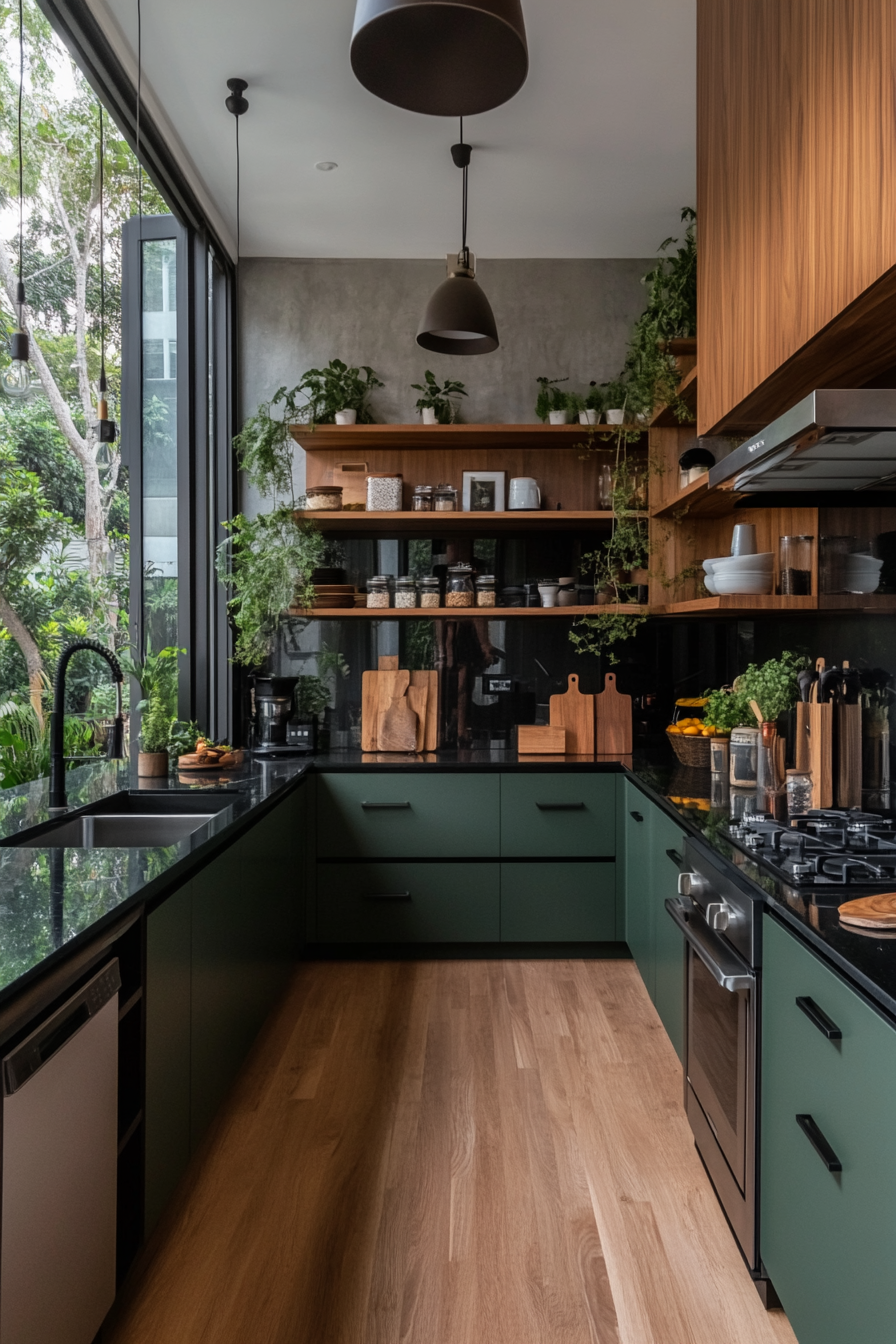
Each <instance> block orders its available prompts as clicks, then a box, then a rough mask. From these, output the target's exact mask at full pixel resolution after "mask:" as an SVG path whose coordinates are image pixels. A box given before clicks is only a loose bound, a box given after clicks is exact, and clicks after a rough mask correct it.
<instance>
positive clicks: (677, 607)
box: [650, 593, 818, 616]
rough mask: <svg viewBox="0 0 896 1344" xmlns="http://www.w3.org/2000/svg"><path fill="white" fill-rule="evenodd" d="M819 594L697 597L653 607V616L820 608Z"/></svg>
mask: <svg viewBox="0 0 896 1344" xmlns="http://www.w3.org/2000/svg"><path fill="white" fill-rule="evenodd" d="M817 610H818V598H817V597H780V596H778V595H777V594H776V593H767V594H749V593H738V594H736V595H733V596H730V597H696V598H692V599H691V601H689V602H670V603H668V604H667V605H665V606H654V607H651V608H650V614H651V615H652V616H699V615H702V614H703V613H704V612H709V613H714V612H721V613H725V612H729V613H731V614H736V615H740V616H746V615H749V614H750V613H751V612H756V613H762V614H766V613H768V612H770V611H787V612H804V611H817Z"/></svg>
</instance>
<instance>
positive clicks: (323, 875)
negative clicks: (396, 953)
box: [317, 863, 500, 943]
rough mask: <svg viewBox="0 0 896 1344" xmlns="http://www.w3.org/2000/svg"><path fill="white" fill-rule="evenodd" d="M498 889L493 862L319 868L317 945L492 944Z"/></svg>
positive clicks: (497, 872)
mask: <svg viewBox="0 0 896 1344" xmlns="http://www.w3.org/2000/svg"><path fill="white" fill-rule="evenodd" d="M499 883H500V864H497V863H345V864H343V863H328V864H320V865H319V866H318V870H317V939H318V942H321V943H491V942H497V941H498V939H499V937H500V900H499ZM390 897H391V898H393V899H388V898H390ZM394 898H400V899H394Z"/></svg>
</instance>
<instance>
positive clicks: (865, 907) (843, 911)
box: [840, 891, 896, 929]
mask: <svg viewBox="0 0 896 1344" xmlns="http://www.w3.org/2000/svg"><path fill="white" fill-rule="evenodd" d="M840 919H841V922H842V923H844V924H855V925H857V927H858V928H860V929H896V891H884V892H878V893H877V895H876V896H860V897H859V898H858V900H855V901H847V902H846V904H845V905H841V906H840Z"/></svg>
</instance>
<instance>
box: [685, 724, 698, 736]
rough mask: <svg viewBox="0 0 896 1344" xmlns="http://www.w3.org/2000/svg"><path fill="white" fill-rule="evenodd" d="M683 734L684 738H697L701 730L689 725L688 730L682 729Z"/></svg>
mask: <svg viewBox="0 0 896 1344" xmlns="http://www.w3.org/2000/svg"><path fill="white" fill-rule="evenodd" d="M681 732H682V736H684V737H697V736H698V735H699V733H700V729H699V728H695V727H694V725H693V724H688V726H687V728H682V730H681Z"/></svg>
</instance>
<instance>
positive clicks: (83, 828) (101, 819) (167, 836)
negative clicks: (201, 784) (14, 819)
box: [0, 790, 239, 849]
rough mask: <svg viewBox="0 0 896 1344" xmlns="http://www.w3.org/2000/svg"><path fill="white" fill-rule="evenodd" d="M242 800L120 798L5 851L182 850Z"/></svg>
mask: <svg viewBox="0 0 896 1344" xmlns="http://www.w3.org/2000/svg"><path fill="white" fill-rule="evenodd" d="M238 797H239V794H238V793H237V792H235V791H229V792H228V791H225V790H221V791H220V792H216V793H213V794H209V795H207V796H204V797H197V796H196V795H194V794H177V793H167V794H166V793H164V792H158V793H152V792H149V791H147V792H143V791H140V790H138V791H136V792H133V793H119V794H116V795H114V797H112V798H106V799H104V800H103V801H102V802H101V803H95V804H94V805H93V806H92V807H89V808H85V809H84V811H79V812H77V813H76V814H75V815H74V816H71V815H68V816H61V817H57V818H55V819H54V820H53V821H49V822H45V823H44V824H43V825H42V826H33V827H31V828H30V829H29V830H27V831H24V832H22V834H20V835H11V836H8V837H7V838H6V839H5V840H2V841H0V846H4V847H6V846H15V847H17V848H20V849H148V848H154V847H157V846H167V845H176V844H177V843H178V842H179V841H181V840H185V839H186V838H187V836H189V835H192V834H193V832H194V831H198V830H199V828H200V827H201V826H205V825H206V823H207V822H208V820H209V818H210V817H212V816H215V815H216V814H217V813H218V812H223V811H224V809H225V808H227V807H229V806H230V805H231V803H232V802H233V800H234V799H235V798H238Z"/></svg>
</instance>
